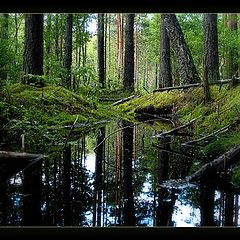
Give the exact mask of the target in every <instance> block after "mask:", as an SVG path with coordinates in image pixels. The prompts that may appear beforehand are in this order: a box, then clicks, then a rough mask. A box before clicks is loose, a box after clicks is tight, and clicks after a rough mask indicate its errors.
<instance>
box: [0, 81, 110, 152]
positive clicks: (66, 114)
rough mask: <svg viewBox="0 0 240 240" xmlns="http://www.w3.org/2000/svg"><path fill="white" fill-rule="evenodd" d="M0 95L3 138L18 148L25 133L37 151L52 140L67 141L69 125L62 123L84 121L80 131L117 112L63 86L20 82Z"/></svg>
mask: <svg viewBox="0 0 240 240" xmlns="http://www.w3.org/2000/svg"><path fill="white" fill-rule="evenodd" d="M0 99H1V101H0V112H1V115H0V123H1V126H2V127H1V132H2V137H1V141H2V142H5V143H7V144H15V145H16V146H17V148H19V146H20V141H21V135H22V134H24V135H25V139H26V147H27V148H28V149H31V150H33V149H34V146H35V148H36V151H37V149H38V152H40V151H41V148H42V147H44V145H47V144H51V143H52V142H53V141H56V142H57V141H62V142H63V141H64V140H63V139H64V137H66V136H67V134H68V131H69V129H70V128H66V129H64V128H63V126H66V125H72V124H73V123H74V122H75V121H76V122H75V123H76V124H85V125H86V126H85V127H82V128H76V129H75V134H76V131H78V132H79V134H81V132H83V133H84V132H86V131H87V130H89V128H90V127H88V126H91V124H92V123H95V122H98V121H103V120H106V119H111V118H113V117H114V116H115V112H114V109H113V108H109V107H107V106H104V105H101V104H99V103H98V102H97V101H94V99H91V98H88V96H86V95H80V94H75V93H73V92H72V91H69V90H67V89H65V88H63V87H61V86H50V85H49V86H45V87H43V88H38V87H35V86H29V85H23V84H20V83H17V84H13V85H8V86H5V87H4V88H2V89H1V91H0ZM45 143H46V144H45ZM39 148H40V149H39ZM33 151H34V150H33Z"/></svg>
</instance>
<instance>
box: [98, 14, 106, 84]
mask: <svg viewBox="0 0 240 240" xmlns="http://www.w3.org/2000/svg"><path fill="white" fill-rule="evenodd" d="M97 36H98V81H99V84H100V87H104V86H105V78H106V72H105V61H104V60H105V57H104V56H105V51H104V50H105V47H104V39H105V38H104V14H103V13H99V14H98V35H97Z"/></svg>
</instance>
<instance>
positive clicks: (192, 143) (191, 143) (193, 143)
mask: <svg viewBox="0 0 240 240" xmlns="http://www.w3.org/2000/svg"><path fill="white" fill-rule="evenodd" d="M236 123H238V120H236V121H234V122H233V123H231V124H228V125H227V126H225V127H223V128H220V129H218V130H217V131H215V132H213V133H211V134H209V135H207V136H204V137H201V138H199V139H196V140H192V141H189V142H185V143H182V146H189V145H195V144H196V143H198V142H201V141H203V140H206V139H208V138H211V137H213V136H216V135H217V134H219V133H222V132H224V131H226V130H228V129H229V128H230V127H232V126H234V125H235V124H236Z"/></svg>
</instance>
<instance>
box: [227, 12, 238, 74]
mask: <svg viewBox="0 0 240 240" xmlns="http://www.w3.org/2000/svg"><path fill="white" fill-rule="evenodd" d="M227 27H228V29H229V30H230V31H231V32H232V33H233V35H236V34H237V13H229V14H228V21H227ZM237 58H238V51H237V49H235V48H234V47H232V46H230V47H229V49H228V61H227V63H228V66H227V69H228V71H227V77H230V78H231V77H232V76H233V75H235V74H236V76H238V72H237V71H238V63H237Z"/></svg>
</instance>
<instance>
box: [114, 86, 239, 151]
mask: <svg viewBox="0 0 240 240" xmlns="http://www.w3.org/2000/svg"><path fill="white" fill-rule="evenodd" d="M239 92H240V86H237V87H235V88H229V86H228V85H223V86H222V87H221V88H220V87H219V86H216V85H213V86H210V93H211V101H210V102H209V103H207V104H205V103H204V93H203V88H202V87H200V88H195V89H188V90H185V91H182V90H173V91H169V92H155V93H151V94H148V95H145V96H141V97H139V98H135V99H133V100H130V101H128V102H126V103H123V104H121V105H119V106H117V108H118V110H120V111H121V115H122V116H125V117H126V116H128V118H129V119H134V117H135V116H136V114H135V112H134V111H135V110H136V109H139V108H145V107H146V106H154V107H155V109H161V108H162V109H163V108H169V107H172V106H174V108H175V109H177V110H176V116H177V117H178V120H179V121H180V122H181V123H182V124H186V123H188V122H189V121H191V120H193V119H195V122H194V124H193V130H192V132H193V134H194V137H193V138H194V139H197V138H200V137H204V136H207V135H209V134H211V133H214V132H215V131H218V130H219V129H221V128H223V127H225V126H227V125H229V124H232V123H234V122H235V121H236V120H237V119H238V117H239V112H240V94H239ZM238 131H239V127H238V125H236V126H235V127H234V128H230V129H229V130H228V131H227V132H224V133H220V134H217V138H216V141H214V142H213V143H211V144H213V145H211V144H209V145H208V146H207V147H206V149H205V150H206V153H207V154H209V155H216V154H217V153H218V154H221V153H223V152H224V151H225V150H227V149H229V148H230V147H233V146H234V145H237V144H240V138H239V132H238ZM211 146H214V147H211ZM217 146H219V147H217Z"/></svg>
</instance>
